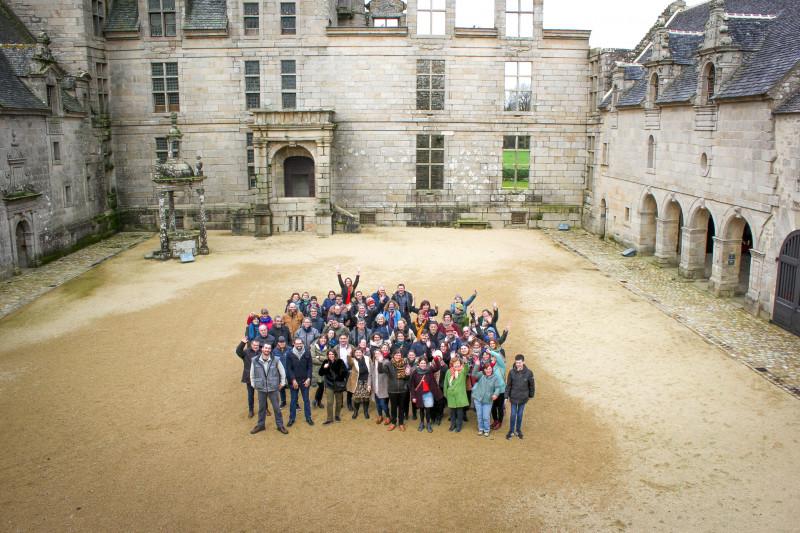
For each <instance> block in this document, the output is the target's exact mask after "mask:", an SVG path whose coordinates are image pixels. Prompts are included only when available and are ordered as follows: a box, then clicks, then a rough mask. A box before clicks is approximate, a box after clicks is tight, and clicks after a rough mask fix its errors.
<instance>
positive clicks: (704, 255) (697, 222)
mask: <svg viewBox="0 0 800 533" xmlns="http://www.w3.org/2000/svg"><path fill="white" fill-rule="evenodd" d="M687 220H688V223H687V224H686V226H685V227H684V228H683V231H682V232H681V262H680V269H679V270H680V273H681V275H682V276H684V277H687V278H690V279H701V278H708V277H710V275H711V274H712V264H713V258H714V239H715V237H716V235H717V222H716V221H717V220H719V218H718V217H715V216H714V214H713V213H712V212H711V210H710V209H709V207H708V206H707V205H706V202H705V201H704V200H698V201H696V202H695V203H694V205H693V206H692V208H691V211H690V214H689V216H688V218H687Z"/></svg>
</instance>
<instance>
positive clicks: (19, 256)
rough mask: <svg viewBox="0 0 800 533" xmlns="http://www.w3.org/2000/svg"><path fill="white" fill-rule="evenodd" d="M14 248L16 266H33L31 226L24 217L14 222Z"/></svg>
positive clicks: (33, 254)
mask: <svg viewBox="0 0 800 533" xmlns="http://www.w3.org/2000/svg"><path fill="white" fill-rule="evenodd" d="M14 248H15V257H16V266H17V267H18V268H30V267H32V266H34V264H35V253H34V246H33V227H32V225H31V223H30V222H29V221H28V220H27V219H25V218H21V219H19V220H18V221H17V222H16V223H15V224H14Z"/></svg>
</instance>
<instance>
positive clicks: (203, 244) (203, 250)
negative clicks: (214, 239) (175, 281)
mask: <svg viewBox="0 0 800 533" xmlns="http://www.w3.org/2000/svg"><path fill="white" fill-rule="evenodd" d="M197 197H198V198H199V199H200V250H198V251H199V252H200V254H201V255H208V252H209V250H208V233H207V232H206V190H205V189H204V188H203V187H200V188H198V189H197Z"/></svg>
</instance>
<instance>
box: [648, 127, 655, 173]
mask: <svg viewBox="0 0 800 533" xmlns="http://www.w3.org/2000/svg"><path fill="white" fill-rule="evenodd" d="M647 168H648V169H650V170H653V169H655V168H656V140H655V139H654V138H653V136H652V135H651V136H650V137H649V138H648V139H647Z"/></svg>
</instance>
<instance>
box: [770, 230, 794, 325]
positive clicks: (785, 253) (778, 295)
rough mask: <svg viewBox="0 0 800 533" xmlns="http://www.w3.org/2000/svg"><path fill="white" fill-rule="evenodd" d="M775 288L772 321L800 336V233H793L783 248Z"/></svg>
mask: <svg viewBox="0 0 800 533" xmlns="http://www.w3.org/2000/svg"><path fill="white" fill-rule="evenodd" d="M775 286H776V288H775V310H774V312H773V313H772V321H773V322H775V323H776V324H777V325H779V326H780V327H782V328H784V329H787V330H789V331H791V332H792V333H794V334H795V335H800V231H795V232H793V233H791V234H790V235H789V236H788V237H787V238H786V241H784V243H783V247H781V255H780V257H779V263H778V279H777V283H776V284H775Z"/></svg>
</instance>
